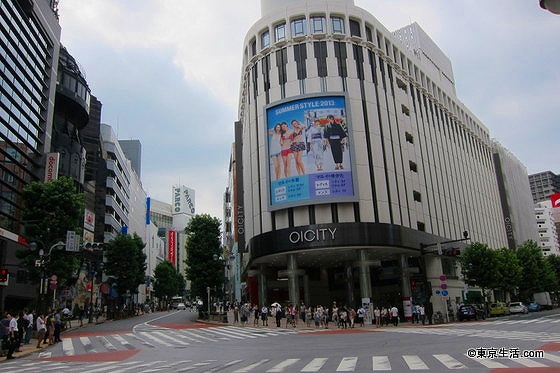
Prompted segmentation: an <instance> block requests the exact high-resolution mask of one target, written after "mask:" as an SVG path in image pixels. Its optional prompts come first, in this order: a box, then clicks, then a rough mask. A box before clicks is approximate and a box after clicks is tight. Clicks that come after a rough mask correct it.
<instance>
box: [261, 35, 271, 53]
mask: <svg viewBox="0 0 560 373" xmlns="http://www.w3.org/2000/svg"><path fill="white" fill-rule="evenodd" d="M268 46H270V33H269V32H268V31H265V32H263V33H262V34H261V49H262V48H266V47H268Z"/></svg>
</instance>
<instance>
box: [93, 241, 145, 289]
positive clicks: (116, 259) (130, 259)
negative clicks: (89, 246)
mask: <svg viewBox="0 0 560 373" xmlns="http://www.w3.org/2000/svg"><path fill="white" fill-rule="evenodd" d="M144 246H145V244H144V242H142V239H141V238H140V237H139V236H138V235H137V234H136V233H134V234H133V235H132V236H130V235H126V234H118V235H117V236H116V237H115V238H113V239H112V240H111V241H109V242H106V243H105V244H104V246H103V248H104V250H105V258H106V262H105V273H106V274H107V275H108V276H111V277H112V279H111V280H110V282H116V284H117V290H118V292H119V295H120V296H123V295H124V294H126V291H127V290H128V291H129V292H130V293H131V294H135V293H137V292H138V285H140V284H143V283H144V282H145V281H146V273H145V271H146V254H144V252H143V249H144Z"/></svg>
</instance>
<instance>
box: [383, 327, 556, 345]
mask: <svg viewBox="0 0 560 373" xmlns="http://www.w3.org/2000/svg"><path fill="white" fill-rule="evenodd" d="M478 326H480V324H478ZM383 331H384V332H387V333H404V334H430V335H444V336H457V337H458V336H463V337H479V338H480V337H483V338H495V339H510V340H523V341H540V342H543V343H546V342H557V341H560V333H550V332H533V331H516V330H493V329H470V328H465V329H462V328H387V329H383Z"/></svg>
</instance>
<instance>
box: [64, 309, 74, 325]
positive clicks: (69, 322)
mask: <svg viewBox="0 0 560 373" xmlns="http://www.w3.org/2000/svg"><path fill="white" fill-rule="evenodd" d="M62 317H63V319H64V321H65V322H66V323H67V325H68V327H69V328H71V327H72V313H71V312H70V310H69V309H68V307H64V309H63V310H62Z"/></svg>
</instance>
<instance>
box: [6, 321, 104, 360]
mask: <svg viewBox="0 0 560 373" xmlns="http://www.w3.org/2000/svg"><path fill="white" fill-rule="evenodd" d="M105 321H107V320H106V319H105V317H99V318H98V319H97V321H96V322H94V323H92V324H89V323H88V322H87V320H84V322H83V326H80V320H77V319H76V320H72V327H70V328H66V329H64V330H63V331H61V332H60V335H61V336H62V335H64V334H65V333H68V332H70V331H72V330H76V329H80V328H83V327H86V326H88V325H97V324H102V323H104V322H105ZM48 347H49V345H48V344H41V347H40V348H37V338H31V340H30V341H29V344H27V345H21V347H20V350H21V351H19V352H14V355H13V356H14V357H15V358H16V359H17V358H20V357H23V356H27V355H31V354H32V353H34V352H41V351H43V350H46V349H47V348H48ZM6 360H7V359H6V357H0V363H1V362H2V361H6Z"/></svg>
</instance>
